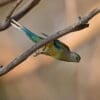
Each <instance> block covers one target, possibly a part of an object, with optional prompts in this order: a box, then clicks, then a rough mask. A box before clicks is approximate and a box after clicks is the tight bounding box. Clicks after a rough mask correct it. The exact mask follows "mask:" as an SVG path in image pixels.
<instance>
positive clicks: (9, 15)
mask: <svg viewBox="0 0 100 100" xmlns="http://www.w3.org/2000/svg"><path fill="white" fill-rule="evenodd" d="M22 2H23V0H17V1H16V4H15V5H14V7H13V8H12V10H11V11H10V13H9V14H8V16H7V17H6V20H9V19H10V18H11V16H12V15H13V13H14V12H15V10H16V8H17V7H18V6H19V5H20V4H21V3H22Z"/></svg>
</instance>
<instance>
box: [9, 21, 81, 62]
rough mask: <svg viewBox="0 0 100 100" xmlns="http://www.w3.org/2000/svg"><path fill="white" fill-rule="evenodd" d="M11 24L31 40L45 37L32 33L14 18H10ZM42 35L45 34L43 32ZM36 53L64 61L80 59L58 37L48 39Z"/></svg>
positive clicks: (37, 40)
mask: <svg viewBox="0 0 100 100" xmlns="http://www.w3.org/2000/svg"><path fill="white" fill-rule="evenodd" d="M11 25H12V26H13V27H15V28H17V29H19V30H21V31H23V32H24V33H25V34H26V36H27V37H28V38H29V39H30V40H31V41H32V42H35V43H38V42H41V41H42V40H43V39H45V38H44V37H41V36H39V35H37V34H36V33H33V32H32V31H30V30H29V29H28V28H26V27H25V26H24V25H22V24H20V23H18V22H17V21H16V20H14V19H12V20H11ZM44 35H45V36H47V35H46V34H45V33H44ZM38 54H44V55H47V56H51V57H53V58H55V59H57V60H60V61H66V62H79V61H80V59H81V57H80V55H79V54H77V53H76V52H73V51H71V50H70V48H69V46H67V45H65V44H64V43H62V42H61V41H60V40H58V39H56V40H53V41H50V42H49V43H48V44H46V45H45V46H44V47H43V48H42V51H41V52H39V53H38Z"/></svg>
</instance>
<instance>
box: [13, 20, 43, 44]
mask: <svg viewBox="0 0 100 100" xmlns="http://www.w3.org/2000/svg"><path fill="white" fill-rule="evenodd" d="M11 25H12V26H14V27H15V28H17V29H19V30H22V31H23V32H24V33H25V34H26V35H27V36H28V38H29V39H30V40H32V41H33V42H35V43H37V42H40V41H41V40H42V39H43V38H42V37H40V36H38V35H37V34H35V33H33V32H31V31H30V30H29V29H28V28H26V27H25V26H23V25H21V24H19V23H18V22H17V21H15V20H14V19H12V20H11Z"/></svg>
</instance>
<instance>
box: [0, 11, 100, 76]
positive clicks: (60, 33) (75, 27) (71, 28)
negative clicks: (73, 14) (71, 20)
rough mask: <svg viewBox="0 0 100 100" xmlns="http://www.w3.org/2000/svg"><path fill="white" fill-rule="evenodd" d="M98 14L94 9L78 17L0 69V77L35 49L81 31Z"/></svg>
mask: <svg viewBox="0 0 100 100" xmlns="http://www.w3.org/2000/svg"><path fill="white" fill-rule="evenodd" d="M98 13H100V9H94V10H92V11H91V12H90V13H89V14H87V15H86V16H84V17H79V21H78V22H76V23H75V24H72V25H70V26H69V27H67V28H65V29H64V30H61V31H58V32H57V33H56V34H53V35H50V36H48V37H47V38H46V39H44V40H42V41H41V42H39V43H37V44H35V45H34V46H32V47H31V48H30V49H28V50H27V51H25V52H24V53H23V54H21V55H20V56H18V57H16V58H15V59H14V60H13V61H12V62H10V63H9V64H8V65H7V66H5V67H1V68H0V76H2V75H4V74H6V73H8V72H9V71H11V70H12V69H13V68H15V67H16V66H17V65H19V64H20V63H22V62H23V61H25V60H26V59H27V58H28V57H29V56H30V55H31V54H32V53H33V52H35V51H36V50H37V49H39V48H41V47H42V46H44V45H45V44H47V43H49V42H50V41H53V40H55V39H57V38H59V37H61V36H63V35H65V34H68V33H70V32H75V31H79V30H82V29H84V28H86V27H88V26H89V24H88V21H89V20H91V19H92V18H93V17H94V16H95V15H96V14H98Z"/></svg>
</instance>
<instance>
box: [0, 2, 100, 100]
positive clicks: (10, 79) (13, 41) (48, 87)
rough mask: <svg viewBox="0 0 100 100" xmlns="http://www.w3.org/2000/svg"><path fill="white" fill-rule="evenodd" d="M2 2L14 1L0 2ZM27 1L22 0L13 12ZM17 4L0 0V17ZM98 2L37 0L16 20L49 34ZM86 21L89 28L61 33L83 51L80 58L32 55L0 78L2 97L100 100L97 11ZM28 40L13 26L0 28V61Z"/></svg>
mask: <svg viewBox="0 0 100 100" xmlns="http://www.w3.org/2000/svg"><path fill="white" fill-rule="evenodd" d="M6 1H12V2H10V3H8V4H6V5H2V3H3V2H6ZM27 2H28V1H27V0H24V1H23V3H22V5H21V6H20V7H19V8H18V9H17V11H18V10H19V9H20V8H21V7H22V6H24V5H25V4H26V3H27ZM15 3H16V0H0V21H3V20H4V19H5V18H6V16H7V14H8V13H9V12H10V11H11V9H12V7H13V6H14V4H15ZM96 7H97V8H100V0H41V2H40V3H39V5H38V6H36V7H35V8H34V9H33V10H31V11H30V12H29V13H28V14H27V15H26V16H24V17H23V18H22V19H21V20H20V21H19V22H20V23H22V24H23V25H25V26H26V27H28V28H29V29H31V30H32V31H33V32H36V33H38V34H40V35H41V33H43V32H44V33H47V34H53V33H55V32H57V31H59V30H62V29H64V28H66V27H67V26H68V25H70V24H72V23H74V22H76V21H77V20H78V19H77V17H78V16H83V15H85V14H86V13H88V12H89V11H90V10H92V9H93V8H96ZM89 23H90V27H89V28H87V29H84V30H82V31H79V32H74V33H71V34H68V35H66V36H64V37H62V38H60V40H61V41H63V42H64V43H65V44H66V45H69V47H70V48H71V49H72V50H74V51H75V52H77V53H79V54H80V55H81V58H82V59H81V61H80V63H69V62H62V61H57V60H55V59H53V58H51V57H48V56H44V55H39V56H38V57H33V55H31V56H30V57H29V58H28V59H27V60H26V61H24V62H23V63H21V64H20V65H18V66H17V67H16V68H15V69H13V70H12V71H10V72H9V73H8V74H6V75H4V76H2V77H0V100H61V99H62V100H100V14H98V15H97V16H95V17H94V18H93V19H92V20H91V21H90V22H89ZM32 45H33V43H32V42H31V41H30V40H29V39H28V38H27V37H26V36H25V34H24V33H23V32H21V31H19V30H17V29H15V28H13V27H10V28H9V29H7V30H5V31H3V32H0V64H2V65H7V64H8V63H9V62H10V61H12V60H13V59H14V58H15V57H17V56H18V55H20V54H22V53H23V52H24V51H26V50H27V49H28V48H30V47H31V46H32Z"/></svg>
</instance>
